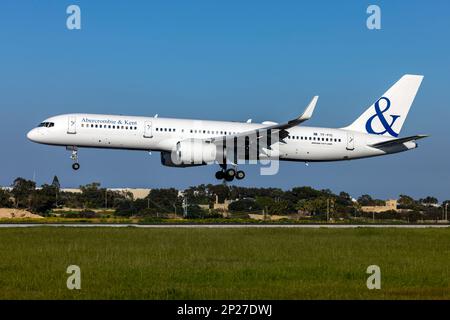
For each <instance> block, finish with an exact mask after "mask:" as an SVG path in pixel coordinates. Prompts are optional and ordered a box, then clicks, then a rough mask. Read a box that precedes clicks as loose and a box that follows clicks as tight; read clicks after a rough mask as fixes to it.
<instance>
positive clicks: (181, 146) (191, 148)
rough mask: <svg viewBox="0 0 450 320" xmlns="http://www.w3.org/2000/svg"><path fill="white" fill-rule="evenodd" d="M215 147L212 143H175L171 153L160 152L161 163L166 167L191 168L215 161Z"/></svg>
mask: <svg viewBox="0 0 450 320" xmlns="http://www.w3.org/2000/svg"><path fill="white" fill-rule="evenodd" d="M216 149H217V147H216V145H215V144H213V143H206V142H203V141H199V140H185V141H180V142H178V143H177V146H176V149H175V150H174V151H172V152H161V163H162V164H163V165H164V166H168V167H193V166H201V165H206V164H208V163H212V162H214V161H215V160H216V154H217V150H216Z"/></svg>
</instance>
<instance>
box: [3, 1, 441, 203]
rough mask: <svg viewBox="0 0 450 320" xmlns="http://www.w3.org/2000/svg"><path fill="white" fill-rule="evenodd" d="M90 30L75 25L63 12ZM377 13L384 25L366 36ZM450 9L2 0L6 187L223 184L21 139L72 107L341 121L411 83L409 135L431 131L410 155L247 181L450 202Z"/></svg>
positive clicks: (143, 161) (252, 174) (208, 176)
mask: <svg viewBox="0 0 450 320" xmlns="http://www.w3.org/2000/svg"><path fill="white" fill-rule="evenodd" d="M70 4H77V5H79V6H80V7H81V10H82V30H79V31H69V30H67V29H66V18H67V14H66V12H65V11H66V8H67V6H68V5H70ZM369 4H378V5H379V6H380V7H381V10H382V29H381V30H379V31H370V30H368V29H367V28H366V19H367V16H368V15H367V14H366V9H367V6H368V5H369ZM449 12H450V2H449V1H444V0H443V1H373V2H367V1H75V0H73V1H49V0H48V1H18V0H14V1H2V2H1V4H0V46H1V47H0V48H1V50H0V58H1V63H0V93H1V94H0V121H1V126H0V145H1V151H0V152H1V156H0V185H10V184H11V182H12V181H13V179H14V178H15V177H17V176H23V177H25V178H32V177H33V173H34V172H35V173H36V180H37V182H38V183H39V184H42V183H45V182H47V183H48V182H51V180H52V178H53V175H55V174H56V175H58V176H59V178H60V180H61V183H62V185H63V186H65V187H73V186H78V185H80V184H86V183H89V182H92V181H100V182H102V184H103V185H105V186H108V187H123V186H127V187H149V188H157V187H172V186H173V187H177V188H184V187H187V186H190V185H196V184H200V183H216V180H215V179H214V178H213V174H214V172H215V171H216V170H217V168H216V167H215V166H211V167H207V168H206V167H204V168H194V169H171V168H166V167H162V166H161V165H160V162H159V161H160V160H159V154H154V155H152V156H149V155H148V154H147V153H145V152H127V151H111V150H81V152H80V162H81V165H82V169H81V170H80V171H79V172H77V173H74V172H73V171H72V169H71V167H70V166H71V161H70V159H69V153H68V152H66V151H65V150H64V149H63V148H55V147H48V146H42V145H36V144H32V143H31V142H29V141H27V140H26V137H25V135H26V133H27V131H28V130H29V129H31V128H32V127H34V126H35V125H36V124H37V123H39V122H40V121H41V120H43V119H44V118H46V117H48V116H51V115H55V114H61V113H69V112H89V113H121V114H132V115H149V116H153V115H154V114H155V113H158V114H159V115H160V116H168V117H187V118H203V119H219V120H220V119H224V120H225V119H228V120H242V121H245V120H247V119H248V118H253V120H254V121H264V120H272V121H283V120H287V119H290V118H292V117H293V116H296V115H297V114H298V113H299V112H301V111H302V110H303V108H304V106H305V105H306V104H307V103H308V102H309V100H310V99H311V97H312V96H313V95H315V94H318V95H320V99H319V104H318V108H317V109H316V113H315V115H314V117H313V119H312V120H311V121H310V122H308V123H307V125H315V126H328V127H340V126H344V125H347V124H348V123H350V122H351V121H353V120H354V119H355V118H356V117H357V116H359V115H360V114H361V112H362V111H364V110H365V109H366V108H367V107H368V106H369V105H370V104H371V103H372V102H373V101H374V100H375V99H376V98H378V97H379V96H380V95H381V94H382V93H383V92H384V91H385V89H387V88H388V87H389V86H391V85H392V84H393V83H394V82H395V81H396V80H397V79H399V78H400V77H401V76H402V75H403V74H405V73H417V74H424V75H425V79H424V82H423V84H422V87H421V89H420V91H419V94H418V96H417V98H416V101H415V103H414V105H413V107H412V109H411V112H410V114H409V117H408V119H407V120H406V123H405V125H404V127H403V130H402V132H401V135H402V136H406V135H413V134H417V133H424V134H431V135H432V137H431V138H429V139H426V140H423V141H421V142H420V148H419V149H417V150H413V151H410V152H406V153H402V154H397V155H392V156H386V157H380V158H373V159H366V160H357V161H351V162H341V163H318V164H314V163H313V164H311V165H310V166H309V167H305V165H304V164H302V163H282V164H281V169H280V172H279V174H278V175H276V176H260V175H259V174H258V173H259V170H258V168H254V167H253V166H252V167H247V168H246V170H247V178H246V179H245V180H244V181H243V182H239V184H240V185H243V186H258V187H259V186H273V187H281V188H284V189H287V188H291V187H293V186H303V185H310V186H312V187H315V188H330V189H331V190H333V191H335V192H339V191H341V190H345V191H348V192H350V193H351V194H352V196H354V197H357V196H359V195H361V194H363V193H369V194H372V195H373V196H376V197H379V198H388V197H396V196H398V195H399V194H401V193H402V194H409V195H412V196H414V197H417V198H418V197H424V196H426V195H435V196H437V197H438V198H439V200H444V199H449V198H450V189H449V181H450V170H449V162H448V158H449V155H450V148H449V147H450V144H449V142H448V139H449V133H450V132H449V131H450V129H449V119H450V108H449V101H450V86H449V85H450V40H449V39H450V37H449V36H450V19H449V18H448V13H449Z"/></svg>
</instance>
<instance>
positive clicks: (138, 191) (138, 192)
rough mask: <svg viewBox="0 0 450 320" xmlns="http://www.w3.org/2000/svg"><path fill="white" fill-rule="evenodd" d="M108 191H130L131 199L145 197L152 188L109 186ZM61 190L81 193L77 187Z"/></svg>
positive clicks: (124, 192) (125, 192)
mask: <svg viewBox="0 0 450 320" xmlns="http://www.w3.org/2000/svg"><path fill="white" fill-rule="evenodd" d="M107 190H108V191H111V192H120V193H123V194H127V193H131V194H132V195H133V199H134V200H137V199H145V198H146V197H147V196H148V195H149V193H150V191H151V190H152V189H142V188H110V189H107ZM61 191H62V192H68V193H81V192H82V191H81V189H77V188H64V189H61Z"/></svg>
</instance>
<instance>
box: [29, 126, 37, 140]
mask: <svg viewBox="0 0 450 320" xmlns="http://www.w3.org/2000/svg"><path fill="white" fill-rule="evenodd" d="M27 138H28V140H30V141H33V142H36V140H37V132H36V129H32V130H30V132H28V133H27Z"/></svg>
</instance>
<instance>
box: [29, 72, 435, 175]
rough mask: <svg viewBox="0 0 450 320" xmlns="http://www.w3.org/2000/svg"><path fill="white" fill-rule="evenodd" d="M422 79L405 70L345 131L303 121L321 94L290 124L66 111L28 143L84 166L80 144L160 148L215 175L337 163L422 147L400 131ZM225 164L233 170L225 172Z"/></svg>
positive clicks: (171, 159)
mask: <svg viewBox="0 0 450 320" xmlns="http://www.w3.org/2000/svg"><path fill="white" fill-rule="evenodd" d="M422 79H423V76H420V75H404V76H403V77H402V78H401V79H400V80H399V81H397V83H395V84H394V85H393V86H392V87H391V88H390V89H389V90H388V91H387V92H386V93H384V94H383V96H382V97H381V98H379V99H378V100H377V101H376V102H375V103H374V104H372V105H371V106H370V107H369V108H368V109H367V110H366V111H365V112H364V113H363V114H362V115H361V116H360V117H359V118H358V119H356V120H355V121H354V122H353V123H352V124H350V125H349V126H347V127H344V128H340V129H332V128H317V127H305V126H299V125H300V124H302V123H303V122H305V121H306V120H308V119H310V118H311V116H312V114H313V111H314V108H315V106H316V103H317V100H318V97H317V96H315V97H314V98H313V99H312V101H311V102H310V104H309V105H308V106H307V108H306V109H305V111H304V112H303V113H302V115H300V116H299V117H297V118H295V119H293V120H290V121H288V122H285V123H281V124H278V123H275V122H268V121H266V122H263V123H252V122H251V119H249V120H248V121H247V122H230V121H205V120H187V119H171V118H159V117H158V116H157V115H156V116H154V117H134V116H122V115H107V114H64V115H59V116H55V117H51V118H48V119H46V120H44V122H42V123H41V124H39V126H38V127H37V128H34V129H32V130H31V131H30V132H29V133H28V135H27V137H28V139H29V140H31V141H33V142H37V143H41V144H47V145H52V146H64V147H66V148H67V150H69V151H72V156H71V158H72V160H73V162H74V163H73V165H72V168H73V169H74V170H78V169H79V168H80V164H79V163H78V148H108V149H126V150H145V151H149V152H151V151H159V152H161V163H162V164H163V165H165V166H170V167H190V166H198V165H206V164H212V163H217V164H219V165H220V167H221V170H219V171H218V172H217V173H216V178H217V179H225V180H226V181H232V180H233V179H234V178H236V179H239V180H240V179H243V178H244V177H245V173H244V172H243V171H242V170H237V166H238V164H240V163H242V162H245V161H258V160H263V159H265V160H285V161H301V162H306V163H308V162H313V161H339V160H352V159H360V158H367V157H374V156H382V155H386V154H392V153H398V152H402V151H406V150H411V149H415V148H417V146H418V145H417V143H416V140H418V139H422V138H425V137H427V136H426V135H415V136H410V137H404V138H399V137H398V136H399V134H400V130H401V128H402V126H403V123H404V121H405V119H406V116H407V115H408V111H409V109H410V107H411V104H412V102H413V100H414V98H415V96H416V93H417V91H418V89H419V87H420V84H421V82H422ZM227 165H231V168H229V169H227Z"/></svg>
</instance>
